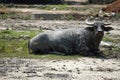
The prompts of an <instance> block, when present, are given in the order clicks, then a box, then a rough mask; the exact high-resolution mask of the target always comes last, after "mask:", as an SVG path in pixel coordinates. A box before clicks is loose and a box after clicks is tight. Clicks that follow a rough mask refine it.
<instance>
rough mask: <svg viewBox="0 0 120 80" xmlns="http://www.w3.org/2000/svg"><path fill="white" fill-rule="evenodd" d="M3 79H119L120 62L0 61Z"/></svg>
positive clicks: (0, 73)
mask: <svg viewBox="0 0 120 80" xmlns="http://www.w3.org/2000/svg"><path fill="white" fill-rule="evenodd" d="M0 80H120V60H116V59H99V58H87V57H80V58H78V59H75V60H47V59H43V60H40V59H20V58H12V59H10V58H4V59H0Z"/></svg>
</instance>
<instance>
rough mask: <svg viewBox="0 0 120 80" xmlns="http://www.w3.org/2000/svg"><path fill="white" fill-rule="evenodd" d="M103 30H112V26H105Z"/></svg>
mask: <svg viewBox="0 0 120 80" xmlns="http://www.w3.org/2000/svg"><path fill="white" fill-rule="evenodd" d="M104 30H105V31H111V30H113V28H112V27H105V28H104Z"/></svg>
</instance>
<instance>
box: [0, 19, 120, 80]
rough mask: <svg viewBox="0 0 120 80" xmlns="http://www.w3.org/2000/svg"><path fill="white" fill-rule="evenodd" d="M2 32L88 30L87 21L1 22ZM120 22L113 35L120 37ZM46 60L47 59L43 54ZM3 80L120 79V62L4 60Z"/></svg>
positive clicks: (0, 61)
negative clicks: (9, 30)
mask: <svg viewBox="0 0 120 80" xmlns="http://www.w3.org/2000/svg"><path fill="white" fill-rule="evenodd" d="M0 25H1V26H0V29H6V28H9V29H13V30H18V31H20V30H23V31H29V30H41V29H42V30H45V31H48V30H56V29H66V28H70V27H86V25H85V22H84V21H65V20H63V21H59V20H58V21H55V20H52V21H50V20H46V21H43V20H12V19H7V20H1V21H0ZM119 25H120V23H119V21H114V22H113V23H112V25H111V26H112V27H113V28H114V30H113V31H111V32H110V34H112V35H120V28H119ZM43 57H45V56H44V55H43ZM0 77H1V78H0V80H33V79H34V80H120V60H119V59H102V58H91V57H80V58H78V59H75V60H46V59H43V60H40V59H19V58H12V59H10V58H4V59H0Z"/></svg>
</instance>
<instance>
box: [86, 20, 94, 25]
mask: <svg viewBox="0 0 120 80" xmlns="http://www.w3.org/2000/svg"><path fill="white" fill-rule="evenodd" d="M85 23H86V24H87V25H93V24H94V22H89V21H88V19H86V20H85Z"/></svg>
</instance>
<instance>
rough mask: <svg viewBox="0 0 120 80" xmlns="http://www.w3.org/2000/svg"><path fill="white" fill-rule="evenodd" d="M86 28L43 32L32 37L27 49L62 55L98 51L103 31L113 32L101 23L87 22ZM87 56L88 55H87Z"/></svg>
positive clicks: (33, 51)
mask: <svg viewBox="0 0 120 80" xmlns="http://www.w3.org/2000/svg"><path fill="white" fill-rule="evenodd" d="M86 23H87V24H88V25H89V27H86V28H69V29H64V30H56V31H50V32H43V33H40V34H38V35H37V36H35V37H33V38H32V39H31V40H30V41H29V43H28V49H29V52H30V50H31V51H32V53H41V54H45V53H63V54H68V55H69V54H80V53H86V54H88V52H92V51H99V44H100V42H101V40H102V38H103V36H104V31H110V30H113V28H112V27H105V25H110V24H106V23H103V22H101V21H97V22H94V23H92V22H89V21H88V20H86ZM88 55H89V54H88Z"/></svg>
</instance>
